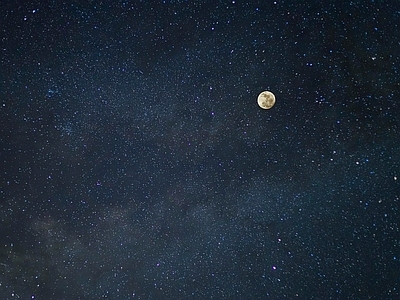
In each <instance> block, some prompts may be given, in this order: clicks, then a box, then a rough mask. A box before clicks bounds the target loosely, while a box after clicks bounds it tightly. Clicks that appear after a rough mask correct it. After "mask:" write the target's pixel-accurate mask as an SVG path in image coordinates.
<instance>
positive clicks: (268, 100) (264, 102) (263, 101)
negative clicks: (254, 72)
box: [257, 91, 275, 109]
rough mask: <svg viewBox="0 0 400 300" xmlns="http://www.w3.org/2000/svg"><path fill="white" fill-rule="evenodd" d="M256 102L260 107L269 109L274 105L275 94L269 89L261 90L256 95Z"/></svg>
mask: <svg viewBox="0 0 400 300" xmlns="http://www.w3.org/2000/svg"><path fill="white" fill-rule="evenodd" d="M257 103H258V106H260V107H261V108H262V109H270V108H272V107H273V106H274V105H275V95H274V94H273V93H271V92H270V91H264V92H261V93H260V95H258V98H257Z"/></svg>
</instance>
